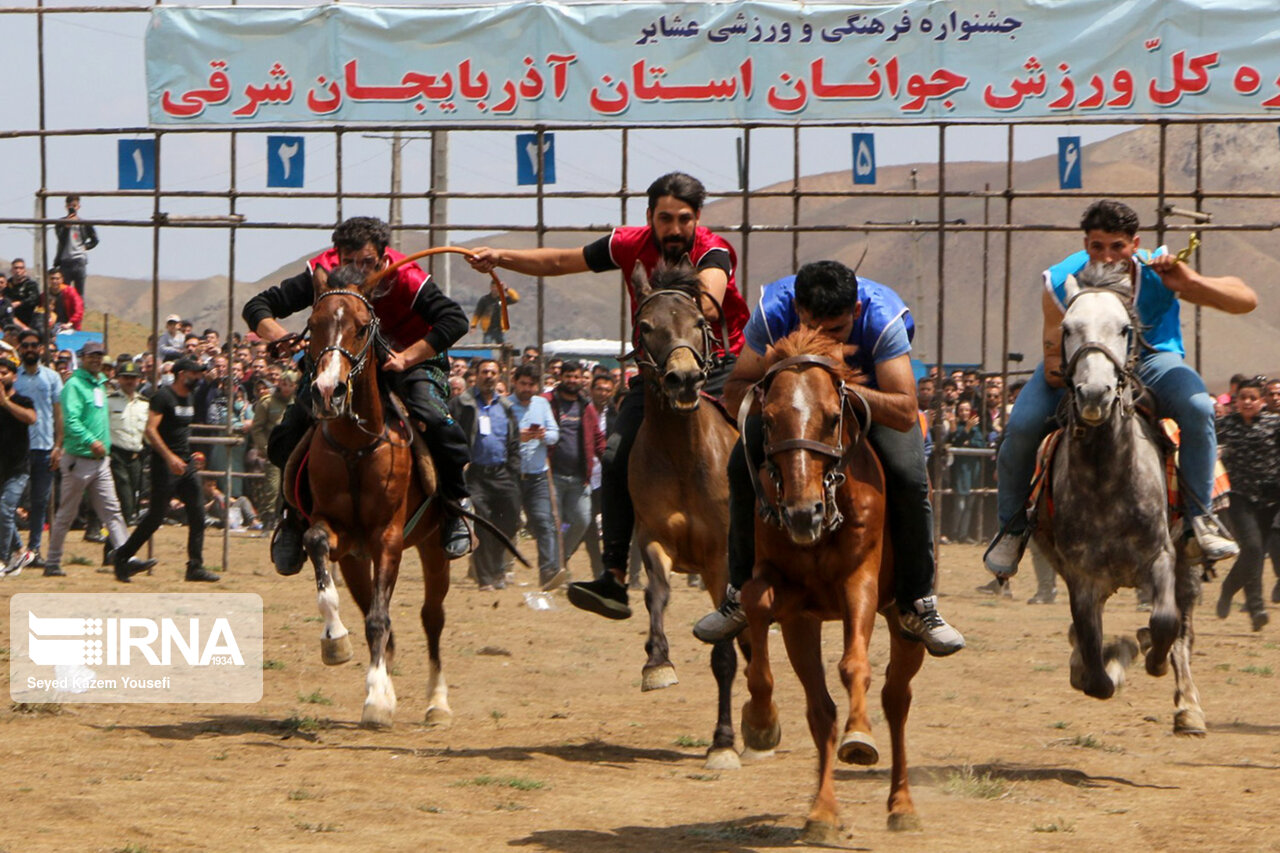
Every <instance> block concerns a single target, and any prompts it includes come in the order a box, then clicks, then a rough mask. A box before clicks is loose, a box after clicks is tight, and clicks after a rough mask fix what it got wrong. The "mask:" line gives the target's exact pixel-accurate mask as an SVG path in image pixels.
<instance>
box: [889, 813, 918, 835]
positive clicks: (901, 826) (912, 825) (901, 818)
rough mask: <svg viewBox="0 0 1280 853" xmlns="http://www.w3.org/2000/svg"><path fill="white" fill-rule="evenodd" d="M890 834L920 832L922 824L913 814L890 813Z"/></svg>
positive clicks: (916, 815)
mask: <svg viewBox="0 0 1280 853" xmlns="http://www.w3.org/2000/svg"><path fill="white" fill-rule="evenodd" d="M889 831H890V832H922V831H924V824H923V823H921V821H920V815H918V814H916V813H915V812H892V813H891V814H890V815H889Z"/></svg>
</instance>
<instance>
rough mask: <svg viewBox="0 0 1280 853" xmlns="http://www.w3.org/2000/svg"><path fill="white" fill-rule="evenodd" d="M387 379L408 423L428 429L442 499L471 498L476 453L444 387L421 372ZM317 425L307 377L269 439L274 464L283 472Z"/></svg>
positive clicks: (426, 435)
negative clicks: (470, 467) (469, 472)
mask: <svg viewBox="0 0 1280 853" xmlns="http://www.w3.org/2000/svg"><path fill="white" fill-rule="evenodd" d="M382 377H383V379H384V380H387V379H388V378H389V381H390V383H391V387H392V388H393V389H394V390H395V392H396V393H397V394H398V395H400V399H402V400H404V404H405V407H406V408H408V410H409V417H410V418H411V419H412V420H413V421H414V422H415V423H414V429H418V428H419V424H421V425H425V429H420V430H419V431H420V432H421V433H422V437H423V439H424V440H425V441H426V443H427V450H428V451H430V453H431V459H432V461H434V462H435V465H436V472H437V473H438V474H439V482H440V496H441V497H442V498H444V499H445V500H450V501H459V500H462V499H463V498H465V497H467V496H468V491H467V481H466V478H465V475H464V471H465V470H466V467H467V463H468V462H469V461H471V451H470V449H469V448H468V447H467V437H466V435H465V434H463V432H462V427H460V426H458V424H457V422H456V421H455V420H454V419H453V417H452V416H450V414H449V409H448V408H447V407H446V405H445V397H444V396H443V392H442V391H441V389H440V387H439V384H438V383H437V382H435V381H434V380H433V379H432V378H431V374H430V373H428V372H427V371H425V370H420V369H416V368H415V369H412V370H408V371H405V372H404V373H400V374H393V373H384V374H382ZM312 423H314V420H313V419H312V417H311V382H310V379H309V378H306V377H304V381H303V382H302V383H300V384H299V386H298V394H297V396H296V397H295V398H294V401H293V403H292V404H290V406H289V407H288V408H287V409H285V410H284V417H282V418H281V419H280V423H279V424H277V425H276V427H275V428H274V429H272V430H271V435H270V436H269V437H268V438H267V458H268V459H270V460H271V464H273V465H275V466H276V467H277V468H279V469H280V470H282V471H283V470H284V467H285V465H287V464H288V462H289V455H290V454H291V453H293V449H294V448H295V447H297V446H298V442H299V441H301V440H302V436H303V435H304V434H305V433H306V431H307V428H308V427H310V426H311V424H312Z"/></svg>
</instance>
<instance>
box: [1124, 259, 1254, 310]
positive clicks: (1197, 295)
mask: <svg viewBox="0 0 1280 853" xmlns="http://www.w3.org/2000/svg"><path fill="white" fill-rule="evenodd" d="M1149 266H1150V267H1151V268H1152V269H1153V270H1155V271H1156V272H1157V273H1159V274H1160V278H1161V280H1162V281H1163V282H1164V285H1165V287H1167V288H1169V289H1170V290H1172V291H1173V292H1174V293H1176V294H1178V296H1179V298H1181V299H1185V300H1187V301H1188V302H1190V303H1192V304H1193V305H1203V306H1204V307H1206V308H1216V309H1218V310H1219V311H1225V312H1227V313H1228V314H1248V313H1249V312H1250V311H1252V310H1253V309H1255V308H1257V307H1258V294H1257V293H1255V292H1254V290H1253V288H1252V287H1250V286H1249V285H1247V284H1245V283H1244V280H1243V279H1241V278H1238V277H1237V276H1234V275H1220V276H1207V275H1201V274H1200V273H1198V272H1196V271H1195V270H1193V269H1192V268H1191V267H1190V266H1189V265H1188V264H1186V263H1182V262H1180V261H1179V260H1178V259H1177V258H1176V257H1174V256H1172V255H1159V256H1157V257H1154V258H1152V259H1151V263H1150V264H1149Z"/></svg>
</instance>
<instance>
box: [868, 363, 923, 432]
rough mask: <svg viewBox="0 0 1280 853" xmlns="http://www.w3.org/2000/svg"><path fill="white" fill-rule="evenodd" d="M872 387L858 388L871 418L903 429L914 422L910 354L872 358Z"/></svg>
mask: <svg viewBox="0 0 1280 853" xmlns="http://www.w3.org/2000/svg"><path fill="white" fill-rule="evenodd" d="M876 385H878V386H879V389H876V388H860V389H858V390H859V392H860V393H861V394H862V396H863V398H864V399H866V401H867V403H868V404H869V405H870V406H871V419H872V420H873V421H875V422H876V423H878V424H884V425H885V426H887V427H890V428H892V429H896V430H898V431H899V432H906V431H907V430H909V429H915V428H916V425H917V420H916V412H917V411H919V409H918V408H917V401H916V376H915V373H914V372H912V370H911V356H910V355H908V354H906V353H903V354H902V355H899V356H896V357H894V358H890V359H887V360H885V361H880V362H876Z"/></svg>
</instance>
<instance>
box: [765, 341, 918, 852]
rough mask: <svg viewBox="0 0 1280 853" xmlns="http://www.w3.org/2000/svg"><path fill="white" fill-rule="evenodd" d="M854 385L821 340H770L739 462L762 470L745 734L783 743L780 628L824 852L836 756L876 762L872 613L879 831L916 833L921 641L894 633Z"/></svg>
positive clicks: (863, 407)
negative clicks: (800, 692)
mask: <svg viewBox="0 0 1280 853" xmlns="http://www.w3.org/2000/svg"><path fill="white" fill-rule="evenodd" d="M853 380H854V376H853V374H852V372H851V371H850V369H849V368H848V367H847V366H846V364H845V362H844V360H843V357H842V351H841V347H840V345H839V344H837V343H834V342H832V341H830V340H829V339H827V338H825V337H822V336H821V335H820V334H819V333H817V332H815V331H810V330H800V331H797V332H794V333H793V334H791V335H790V336H789V337H787V338H785V339H783V340H782V341H779V342H778V344H777V346H776V347H775V348H774V350H773V351H772V352H771V354H770V357H769V366H768V368H767V370H766V372H765V375H764V377H763V378H762V379H761V380H760V382H759V383H757V385H756V387H755V388H754V389H753V393H754V395H755V398H756V400H757V401H758V402H759V406H760V411H761V417H762V425H763V429H764V435H765V442H766V444H765V447H764V458H763V459H756V460H752V459H750V458H748V463H749V464H752V465H759V464H761V463H763V465H764V469H763V472H762V474H761V475H760V476H759V477H758V484H757V493H758V495H759V498H760V502H761V504H762V514H763V515H764V516H765V520H762V521H758V522H757V523H756V526H755V527H756V530H755V536H756V562H755V567H754V572H753V577H752V579H751V580H750V581H749V582H748V583H747V584H746V585H745V586H744V587H743V588H742V605H743V607H744V608H745V611H746V615H747V626H748V631H749V632H750V637H751V650H752V654H751V657H750V660H749V662H748V664H747V687H748V689H749V691H750V693H751V698H750V700H748V702H747V704H746V706H745V707H744V708H743V709H742V736H743V741H744V742H745V743H746V745H747V747H748V748H750V749H753V750H756V751H765V752H767V751H769V750H772V749H773V748H774V747H775V746H777V745H778V742H779V740H780V739H781V736H782V730H781V726H780V725H779V722H778V707H777V705H775V704H774V702H773V675H772V673H771V672H770V669H769V645H768V643H769V623H770V622H771V621H777V622H778V623H779V625H780V626H781V628H782V638H783V641H784V642H785V643H786V647H787V655H788V656H789V657H790V659H791V665H792V667H793V668H794V669H795V671H796V675H797V676H798V677H799V679H800V683H801V684H802V685H803V687H804V693H805V704H806V706H807V715H808V720H809V732H810V734H812V735H813V741H814V744H815V745H816V746H817V748H818V793H817V796H816V797H815V798H814V801H813V807H812V809H811V810H810V812H809V818H808V821H807V822H806V823H805V828H804V839H805V840H806V841H809V842H812V843H824V844H825V843H833V842H834V841H835V840H836V839H837V837H838V833H839V823H838V815H837V808H836V796H835V780H834V773H835V768H834V766H833V759H834V758H836V757H838V758H839V759H840V760H841V761H844V762H846V763H850V764H865V765H870V764H875V763H876V762H877V761H878V760H879V757H880V754H879V751H878V750H877V749H876V745H875V740H874V738H872V736H871V722H870V720H869V719H868V717H867V688H868V687H869V686H870V683H871V667H870V664H869V663H868V660H867V646H868V644H869V643H870V640H871V630H872V628H873V626H874V624H875V615H876V611H877V610H879V611H880V612H881V613H882V614H884V616H885V619H886V620H887V621H888V623H889V631H890V643H891V647H890V655H889V666H888V671H887V673H886V678H885V684H884V689H883V690H882V691H881V693H880V698H881V702H882V703H883V706H884V715H885V720H886V721H887V722H888V724H889V737H890V740H891V742H892V750H893V771H892V775H891V777H890V790H889V828H890V829H910V828H916V827H918V826H919V820H918V818H917V817H916V814H915V806H914V805H913V804H912V802H911V790H910V787H909V785H908V782H907V748H906V740H905V735H906V722H907V711H908V709H909V707H910V705H911V679H912V677H913V676H914V675H915V674H916V672H917V671H919V669H920V664H921V662H922V661H923V659H924V646H923V645H921V644H920V643H917V642H912V641H910V640H907V639H904V638H903V636H902V635H901V630H900V626H899V625H898V608H897V606H896V605H895V603H894V585H893V558H892V553H891V551H890V546H889V539H888V520H887V518H886V511H885V495H884V473H883V470H882V469H881V467H880V461H879V459H878V458H877V457H876V454H875V451H874V450H872V448H871V446H870V444H869V443H868V442H867V441H866V431H867V428H868V427H869V426H870V409H869V408H868V407H867V404H866V401H865V400H864V399H863V398H862V397H861V396H860V395H859V394H858V393H857V391H856V390H855V387H854V385H853ZM744 409H745V406H744ZM827 620H840V622H841V623H842V626H843V634H844V654H843V655H842V656H841V658H840V680H841V681H842V682H843V683H844V687H845V689H846V690H847V691H848V692H849V717H848V719H847V721H846V722H845V726H844V733H843V735H841V734H840V731H839V729H838V728H837V725H836V706H835V703H834V702H832V700H831V695H830V694H829V693H828V692H827V686H826V679H825V677H824V673H823V666H822V623H823V622H824V621H827Z"/></svg>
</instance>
